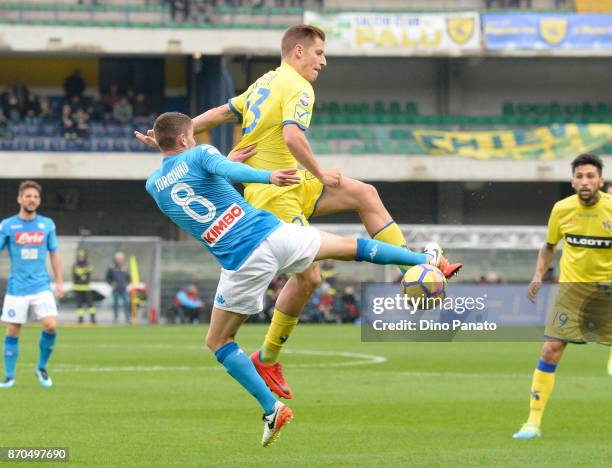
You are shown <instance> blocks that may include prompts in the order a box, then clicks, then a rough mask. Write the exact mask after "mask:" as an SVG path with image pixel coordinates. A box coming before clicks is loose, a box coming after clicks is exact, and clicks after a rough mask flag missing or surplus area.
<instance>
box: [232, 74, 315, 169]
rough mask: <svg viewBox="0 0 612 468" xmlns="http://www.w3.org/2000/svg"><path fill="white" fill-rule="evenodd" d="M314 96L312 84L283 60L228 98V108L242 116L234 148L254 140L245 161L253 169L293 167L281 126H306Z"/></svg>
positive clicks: (291, 156) (295, 164)
mask: <svg viewBox="0 0 612 468" xmlns="http://www.w3.org/2000/svg"><path fill="white" fill-rule="evenodd" d="M314 100H315V96H314V90H313V89H312V85H311V84H310V83H309V82H308V81H307V80H306V79H304V78H303V77H302V76H301V75H300V74H299V73H298V72H297V71H295V69H294V68H293V67H291V65H289V64H287V63H284V62H283V63H282V64H281V66H280V67H278V68H277V69H275V70H271V71H269V72H268V73H266V74H265V75H263V76H261V77H260V78H259V79H258V80H257V81H255V82H254V83H253V84H252V85H251V86H249V87H248V89H247V90H246V91H245V92H244V93H242V94H241V95H239V96H236V97H234V98H232V99H230V100H229V101H228V104H229V107H230V109H231V110H232V111H233V112H234V113H235V114H236V115H237V116H238V117H239V118H240V119H241V120H242V139H241V140H240V143H238V145H237V146H236V147H235V148H234V150H236V149H240V148H244V147H246V146H249V145H252V144H253V143H256V144H257V154H256V155H255V156H253V157H251V158H249V159H247V160H246V161H245V163H246V164H248V165H249V166H251V167H253V168H255V169H267V170H276V169H285V168H294V167H297V161H296V160H295V158H294V157H293V155H292V154H291V152H290V151H289V148H287V145H286V144H285V140H284V139H283V127H284V126H285V125H287V124H296V125H298V126H299V127H300V128H301V129H302V130H306V129H307V128H308V126H309V125H310V119H311V117H312V109H313V106H314Z"/></svg>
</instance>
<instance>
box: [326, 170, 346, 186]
mask: <svg viewBox="0 0 612 468" xmlns="http://www.w3.org/2000/svg"><path fill="white" fill-rule="evenodd" d="M340 180H342V174H340V170H339V169H323V180H321V182H323V185H327V186H329V187H337V186H338V185H340Z"/></svg>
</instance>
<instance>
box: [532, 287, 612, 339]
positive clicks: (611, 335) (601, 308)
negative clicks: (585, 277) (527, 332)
mask: <svg viewBox="0 0 612 468" xmlns="http://www.w3.org/2000/svg"><path fill="white" fill-rule="evenodd" d="M591 334H592V336H593V338H594V340H595V341H597V342H599V343H602V344H607V345H610V344H612V285H610V284H607V283H560V284H559V292H558V294H557V299H556V301H555V304H554V306H553V308H552V309H551V310H550V311H549V312H548V316H547V319H546V328H545V330H544V335H545V336H546V337H547V338H555V339H558V340H561V341H567V342H570V343H586V342H587V341H589V335H591Z"/></svg>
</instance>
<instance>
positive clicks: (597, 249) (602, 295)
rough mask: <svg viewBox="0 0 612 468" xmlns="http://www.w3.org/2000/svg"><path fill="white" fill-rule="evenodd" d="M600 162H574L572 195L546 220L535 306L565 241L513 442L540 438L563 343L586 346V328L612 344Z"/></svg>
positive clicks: (608, 199)
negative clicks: (526, 405)
mask: <svg viewBox="0 0 612 468" xmlns="http://www.w3.org/2000/svg"><path fill="white" fill-rule="evenodd" d="M602 169H603V163H602V161H601V159H600V158H599V157H598V156H596V155H594V154H588V153H587V154H582V155H580V156H578V157H577V158H576V159H574V161H573V162H572V187H573V188H574V190H575V191H576V194H575V195H571V196H569V197H567V198H564V199H563V200H561V201H559V202H557V203H556V204H555V205H554V207H553V209H552V212H551V214H550V218H549V220H548V231H547V241H546V244H544V245H543V246H542V248H541V249H540V253H539V255H538V260H537V265H536V270H535V274H534V276H533V280H532V282H531V284H530V285H529V289H528V296H529V299H530V300H531V301H532V302H533V301H535V298H536V295H537V293H538V291H539V289H540V288H541V287H542V278H543V276H544V274H545V272H546V271H547V270H548V268H549V266H550V264H551V262H552V261H553V259H554V257H555V248H556V245H557V244H558V243H559V241H560V240H562V239H563V251H562V255H561V265H560V268H561V277H560V279H559V286H560V287H559V292H558V294H557V299H556V301H555V304H554V306H553V309H552V310H551V311H549V313H548V317H547V322H546V328H545V331H544V336H545V339H546V341H545V342H544V345H543V346H542V352H541V354H540V360H539V361H538V364H537V366H536V369H535V371H534V374H533V382H532V384H531V403H530V412H529V419H528V420H527V422H526V423H525V424H523V426H522V427H521V429H520V430H519V432H517V433H515V434H514V438H515V439H534V438H539V437H542V431H541V430H540V426H541V424H542V416H543V414H544V410H545V408H546V403H547V402H548V398H549V397H550V395H551V393H552V391H553V387H554V384H555V370H556V368H557V365H558V364H559V362H560V361H561V357H562V355H563V351H564V350H565V347H566V346H567V343H578V344H582V343H586V342H587V334H588V332H589V326H590V325H593V326H594V328H595V330H594V334H595V338H596V340H597V341H598V342H600V343H602V344H607V345H611V344H612V291H611V290H610V285H611V284H612V196H610V195H609V194H607V193H604V192H602V191H601V189H602V187H603V185H604V180H603V177H602Z"/></svg>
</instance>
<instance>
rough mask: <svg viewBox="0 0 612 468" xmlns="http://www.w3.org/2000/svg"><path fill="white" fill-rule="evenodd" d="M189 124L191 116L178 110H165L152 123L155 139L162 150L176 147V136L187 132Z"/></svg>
mask: <svg viewBox="0 0 612 468" xmlns="http://www.w3.org/2000/svg"><path fill="white" fill-rule="evenodd" d="M190 126H191V118H190V117H189V116H187V115H185V114H181V113H180V112H166V113H164V114H162V115H160V116H159V117H157V119H155V123H154V124H153V132H154V133H155V141H156V142H157V145H158V146H159V147H160V148H161V150H162V151H170V150H171V149H174V148H176V137H178V136H179V135H180V134H181V133H187V132H188V131H189V128H190Z"/></svg>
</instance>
